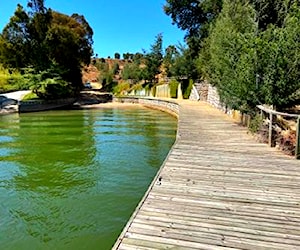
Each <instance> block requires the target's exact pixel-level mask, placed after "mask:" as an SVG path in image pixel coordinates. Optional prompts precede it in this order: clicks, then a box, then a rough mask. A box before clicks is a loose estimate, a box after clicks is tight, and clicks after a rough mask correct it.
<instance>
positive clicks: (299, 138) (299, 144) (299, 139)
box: [295, 116, 300, 159]
mask: <svg viewBox="0 0 300 250" xmlns="http://www.w3.org/2000/svg"><path fill="white" fill-rule="evenodd" d="M295 157H296V159H300V116H298V119H297V130H296V149H295Z"/></svg>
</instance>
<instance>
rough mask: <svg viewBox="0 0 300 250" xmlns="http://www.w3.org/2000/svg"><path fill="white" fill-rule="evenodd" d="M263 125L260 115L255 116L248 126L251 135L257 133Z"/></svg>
mask: <svg viewBox="0 0 300 250" xmlns="http://www.w3.org/2000/svg"><path fill="white" fill-rule="evenodd" d="M262 125H263V118H262V117H261V116H260V115H255V116H254V117H253V118H252V119H251V121H250V124H249V131H250V132H251V133H252V134H255V133H257V132H258V131H259V130H260V128H261V127H262Z"/></svg>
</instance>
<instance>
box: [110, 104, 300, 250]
mask: <svg viewBox="0 0 300 250" xmlns="http://www.w3.org/2000/svg"><path fill="white" fill-rule="evenodd" d="M178 125H179V127H178V139H177V142H176V143H175V145H174V147H173V149H172V150H171V152H170V154H169V156H168V158H167V160H166V161H165V163H164V165H163V166H162V168H161V170H160V172H159V173H158V175H157V176H156V178H155V180H154V181H153V183H152V185H151V186H150V188H149V190H148V192H147V193H146V195H145V197H144V199H143V200H142V201H141V203H140V205H139V207H138V208H137V210H136V212H135V213H134V214H133V216H132V218H131V220H130V221H129V222H128V224H127V226H126V227H125V228H124V231H123V233H122V234H121V236H120V238H119V239H118V241H117V242H116V244H115V246H114V248H113V249H120V250H128V249H140V250H146V249H255V250H258V249H282V250H286V249H300V161H297V160H295V159H294V158H292V157H288V156H285V155H283V154H282V153H281V152H278V151H277V150H276V149H271V148H269V147H268V146H267V145H264V144H260V143H257V142H255V141H254V140H253V139H252V137H251V136H249V135H248V134H247V132H246V130H245V129H244V128H241V127H239V126H238V125H236V124H235V123H234V122H233V121H232V120H231V119H230V118H228V117H227V116H226V115H224V114H222V113H221V112H219V111H217V110H215V109H214V108H212V107H210V106H208V105H207V104H204V103H192V102H182V103H181V105H180V115H179V123H178ZM160 178H161V181H160Z"/></svg>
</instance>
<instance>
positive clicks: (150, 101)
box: [113, 96, 179, 118]
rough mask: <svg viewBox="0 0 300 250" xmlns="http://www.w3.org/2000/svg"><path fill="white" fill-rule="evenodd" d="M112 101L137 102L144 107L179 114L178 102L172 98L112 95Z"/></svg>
mask: <svg viewBox="0 0 300 250" xmlns="http://www.w3.org/2000/svg"><path fill="white" fill-rule="evenodd" d="M113 101H114V102H120V103H138V104H141V105H143V106H145V107H150V108H154V109H159V110H162V111H164V112H167V113H169V114H171V115H173V116H175V117H177V118H178V115H179V104H178V103H176V102H175V101H173V100H164V99H157V98H145V97H144V98H143V97H127V96H126V97H114V98H113Z"/></svg>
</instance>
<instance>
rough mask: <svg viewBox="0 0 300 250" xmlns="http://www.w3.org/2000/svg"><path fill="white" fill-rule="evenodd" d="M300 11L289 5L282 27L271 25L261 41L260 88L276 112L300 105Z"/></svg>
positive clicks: (296, 5) (259, 44)
mask: <svg viewBox="0 0 300 250" xmlns="http://www.w3.org/2000/svg"><path fill="white" fill-rule="evenodd" d="M299 24H300V9H299V6H298V4H297V3H294V4H293V5H292V6H290V9H289V11H288V14H287V15H286V18H285V19H284V20H283V24H282V27H278V26H276V25H271V26H269V28H268V29H267V30H266V31H264V32H263V33H262V34H260V37H259V40H258V55H257V57H258V74H259V82H258V84H259V89H260V91H262V92H263V93H264V103H266V104H270V105H273V106H274V107H276V108H277V109H283V108H285V107H291V106H293V105H295V104H300V81H299V79H300V60H299V58H300V40H299V34H300V25H299Z"/></svg>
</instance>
